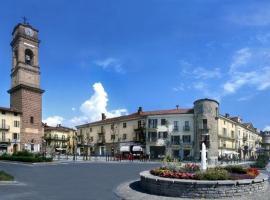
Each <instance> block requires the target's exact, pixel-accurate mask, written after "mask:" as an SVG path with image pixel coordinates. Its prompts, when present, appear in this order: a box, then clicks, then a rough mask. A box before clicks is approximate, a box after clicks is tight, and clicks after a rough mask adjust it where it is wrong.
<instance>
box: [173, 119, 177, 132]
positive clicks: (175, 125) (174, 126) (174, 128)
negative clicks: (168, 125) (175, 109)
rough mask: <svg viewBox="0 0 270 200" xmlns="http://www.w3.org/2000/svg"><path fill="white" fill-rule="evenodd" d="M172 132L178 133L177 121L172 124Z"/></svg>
mask: <svg viewBox="0 0 270 200" xmlns="http://www.w3.org/2000/svg"><path fill="white" fill-rule="evenodd" d="M173 130H174V131H178V121H174V122H173Z"/></svg>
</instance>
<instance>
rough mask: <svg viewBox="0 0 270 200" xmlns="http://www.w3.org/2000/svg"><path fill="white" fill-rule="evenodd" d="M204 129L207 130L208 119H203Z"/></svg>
mask: <svg viewBox="0 0 270 200" xmlns="http://www.w3.org/2000/svg"><path fill="white" fill-rule="evenodd" d="M203 129H207V119H203Z"/></svg>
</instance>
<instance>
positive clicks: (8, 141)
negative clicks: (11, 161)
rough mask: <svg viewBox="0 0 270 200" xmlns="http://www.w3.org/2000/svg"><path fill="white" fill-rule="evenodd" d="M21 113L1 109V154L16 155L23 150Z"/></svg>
mask: <svg viewBox="0 0 270 200" xmlns="http://www.w3.org/2000/svg"><path fill="white" fill-rule="evenodd" d="M20 124H21V113H20V112H18V111H16V110H13V109H10V108H2V107H0V153H4V152H6V153H10V154H11V153H14V152H17V151H20V150H21V145H20Z"/></svg>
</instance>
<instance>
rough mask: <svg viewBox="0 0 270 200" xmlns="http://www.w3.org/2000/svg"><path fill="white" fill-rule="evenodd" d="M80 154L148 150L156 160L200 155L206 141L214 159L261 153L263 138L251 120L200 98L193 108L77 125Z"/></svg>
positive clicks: (247, 156) (215, 102)
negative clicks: (167, 157)
mask: <svg viewBox="0 0 270 200" xmlns="http://www.w3.org/2000/svg"><path fill="white" fill-rule="evenodd" d="M77 129H78V134H79V135H78V137H79V138H81V139H79V140H78V141H79V144H78V145H80V148H81V149H79V150H78V153H80V152H84V154H88V155H89V154H95V155H105V154H109V155H114V154H123V153H125V152H127V153H135V154H136V153H138V152H140V153H144V154H147V155H148V156H150V157H151V158H154V159H160V158H164V157H165V156H166V155H167V156H171V157H173V158H180V159H184V160H190V159H195V160H198V159H200V149H201V145H202V143H205V144H206V147H207V152H208V154H207V155H208V160H209V162H210V163H211V162H212V163H215V162H217V161H218V158H223V157H226V158H241V159H244V158H245V159H249V158H252V157H256V156H257V153H258V150H259V149H260V143H261V140H262V137H261V135H260V134H259V132H258V130H257V129H256V128H254V127H253V125H252V124H251V123H243V122H242V120H241V119H240V118H239V117H230V116H229V115H228V114H226V115H225V116H223V115H221V114H220V113H219V102H217V101H215V100H212V99H199V100H197V101H195V102H194V107H193V108H188V109H183V108H179V107H177V108H175V109H170V110H158V111H143V110H142V108H139V109H138V111H137V112H136V113H132V114H130V115H126V116H121V117H115V118H110V119H106V116H105V115H104V114H102V120H100V121H96V122H92V123H87V124H83V125H79V126H77Z"/></svg>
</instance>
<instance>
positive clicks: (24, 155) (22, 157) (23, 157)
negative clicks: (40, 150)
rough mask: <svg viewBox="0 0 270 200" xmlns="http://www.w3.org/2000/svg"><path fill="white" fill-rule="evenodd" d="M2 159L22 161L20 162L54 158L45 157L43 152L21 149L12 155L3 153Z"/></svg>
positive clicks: (47, 160) (44, 160)
mask: <svg viewBox="0 0 270 200" xmlns="http://www.w3.org/2000/svg"><path fill="white" fill-rule="evenodd" d="M0 160H10V161H20V162H51V161H52V158H45V157H43V156H42V155H41V154H33V153H31V152H28V151H25V150H24V151H19V152H17V153H14V154H12V155H9V154H3V155H1V156H0Z"/></svg>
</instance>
